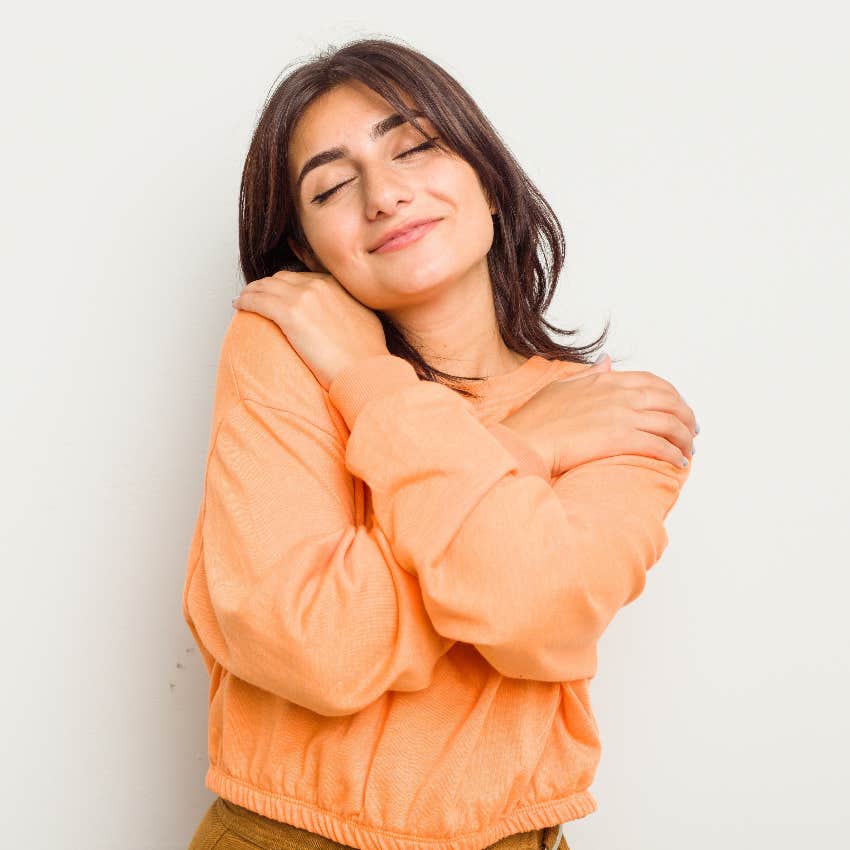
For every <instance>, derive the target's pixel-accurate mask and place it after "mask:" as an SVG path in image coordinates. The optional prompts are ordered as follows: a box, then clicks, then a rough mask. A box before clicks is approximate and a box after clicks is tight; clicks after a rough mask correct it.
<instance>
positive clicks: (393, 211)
mask: <svg viewBox="0 0 850 850" xmlns="http://www.w3.org/2000/svg"><path fill="white" fill-rule="evenodd" d="M406 103H408V105H411V106H413V104H412V102H411V101H409V100H406ZM393 111H394V110H393V109H392V107H390V106H389V105H388V104H387V103H386V101H384V100H383V99H382V98H381V97H380V96H379V95H377V94H376V93H375V92H373V91H372V90H371V89H369V88H368V87H367V86H364V85H362V84H360V83H357V82H353V83H347V84H344V85H342V86H339V87H338V88H336V89H334V90H333V91H331V92H328V93H326V94H325V95H323V96H322V97H320V98H319V99H318V100H316V101H315V102H314V103H312V104H311V106H310V107H309V108H308V110H307V111H306V112H305V114H304V115H303V116H302V118H301V120H300V121H299V123H298V126H297V127H296V129H295V133H294V134H293V139H292V143H291V145H290V178H291V181H292V184H293V186H294V183H295V178H296V177H297V175H298V173H299V172H300V170H301V167H302V165H303V164H304V163H305V162H306V161H307V160H308V159H309V158H310V157H311V156H313V155H314V154H316V153H318V152H320V151H323V150H326V149H328V148H330V147H333V146H336V145H345V146H347V147H349V148H350V157H347V158H344V159H340V160H337V161H335V162H331V163H328V164H325V165H322V166H320V167H318V168H316V169H314V170H312V171H310V172H309V173H308V174H307V176H306V177H305V179H304V181H303V183H302V185H301V187H300V191H299V193H298V198H297V206H298V211H299V216H300V219H301V223H302V227H303V230H304V233H305V235H306V237H307V241H308V243H309V246H308V247H307V246H299V245H296V244H294V243H292V242H290V245H291V246H292V248H293V250H294V251H295V253H296V254H297V255H298V256H299V257H300V258H301V259H302V261H303V262H304V263H305V264H306V265H307V266H308V268H310V269H311V270H315V271H322V272H327V273H328V274H330V275H332V276H333V277H334V278H335V279H336V280H337V281H339V283H340V284H341V285H342V286H344V287H345V289H346V290H347V291H348V292H349V293H351V295H352V296H353V297H354V298H356V299H357V300H358V301H359V302H361V303H362V304H364V305H365V306H367V307H369V308H370V309H372V310H382V311H384V312H386V313H387V314H388V315H389V316H390V317H391V318H393V319H394V320H395V321H396V322H397V323H398V325H399V326H400V327H402V328H403V329H404V330H405V331H406V332H407V333H409V334H411V337H412V338H413V339H415V340H416V342H417V344H418V345H419V346H421V348H422V349H423V351H425V352H426V353H427V355H428V356H429V358H430V359H431V362H432V363H433V364H434V365H435V366H438V367H439V368H442V369H446V370H448V371H453V372H455V373H456V374H465V375H474V376H479V375H498V374H502V373H504V372H507V371H510V370H512V369H514V368H516V367H517V366H519V365H520V364H522V363H524V362H525V359H526V358H525V357H523V356H521V355H518V354H515V353H514V352H512V351H510V350H509V349H508V348H506V346H505V345H504V343H503V342H502V340H501V337H500V335H499V333H498V325H497V322H496V317H495V310H494V305H493V296H492V289H491V282H490V275H489V270H488V268H487V253H488V251H489V249H490V246H491V244H492V241H493V219H492V215H493V214H494V213H495V212H496V208H495V207H494V206H493V205H492V204H491V203H490V202H489V201H488V199H487V197H486V196H485V193H484V190H483V187H482V185H481V182H480V181H479V179H478V175H477V174H476V173H475V170H474V169H473V168H472V166H470V165H469V164H468V163H467V162H466V161H465V160H463V159H461V158H460V157H458V156H456V155H454V154H452V153H450V152H446V151H441V150H439V149H430V150H429V149H426V150H422V151H419V152H417V153H413V154H410V155H409V156H405V157H401V158H400V157H399V155H400V154H403V153H404V152H405V151H407V150H410V149H411V148H414V147H416V146H417V145H419V144H421V143H422V142H423V141H424V139H423V138H422V136H420V134H419V133H417V131H416V129H415V128H414V127H413V126H411V125H410V124H402V125H400V126H399V127H397V128H395V129H393V130H391V131H390V132H389V133H387V134H386V135H384V136H382V137H379V138H377V139H374V140H373V139H371V138H370V136H369V130H370V128H371V127H372V125H373V124H375V123H376V122H377V121H379V120H380V119H382V118H385V117H387V116H388V115H390V114H392V112H393ZM420 123H421V124H422V125H423V128H424V129H426V130H427V131H428V134H429V136H434V135H436V128H435V127H434V126H433V125H432V124H430V122H428V121H427V120H426V119H420ZM340 183H344V184H345V185H343V186H342V187H341V188H340V189H339V190H338V191H337V192H336V193H335V194H333V195H331V196H330V197H329V198H328V199H327V200H326V201H325V202H324V203H323V204H321V205H319V204H317V203H313V202H312V201H313V198H314V197H315V196H316V195H318V194H320V193H322V192H325V191H327V190H328V189H331V188H333V187H334V186H336V185H338V184H340ZM431 217H440V218H441V219H442V220H441V221H440V222H439V223H438V224H437V225H436V227H434V228H433V229H432V231H431V232H430V233H428V234H427V235H426V236H425V237H424V238H423V239H421V240H419V241H418V242H417V243H414V244H412V245H409V246H407V247H405V248H403V249H402V250H399V251H394V252H389V253H383V254H381V253H370V251H369V249H370V248H371V247H372V246H373V245H374V244H375V243H376V242H377V241H378V239H380V238H381V236H382V235H383V234H385V233H386V232H387V231H389V230H391V229H393V228H396V227H398V226H399V225H400V224H403V223H404V222H406V221H410V220H413V219H419V218H431Z"/></svg>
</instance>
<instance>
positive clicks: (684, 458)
mask: <svg viewBox="0 0 850 850" xmlns="http://www.w3.org/2000/svg"><path fill="white" fill-rule="evenodd" d="M687 465H688V459H687V458H686V457H683V458H682V466H687Z"/></svg>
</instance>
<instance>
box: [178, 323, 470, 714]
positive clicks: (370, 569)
mask: <svg viewBox="0 0 850 850" xmlns="http://www.w3.org/2000/svg"><path fill="white" fill-rule="evenodd" d="M248 315H251V316H252V318H250V319H248V318H245V317H247V316H248ZM215 395H216V402H215V405H214V416H213V422H214V427H213V429H212V430H211V437H210V446H209V452H208V458H207V464H206V475H205V483H204V489H203V498H202V503H201V510H200V511H199V514H198V519H197V522H196V527H195V534H194V537H193V544H192V547H191V550H190V554H189V559H188V565H187V577H186V584H185V587H184V598H183V614H184V617H185V619H186V622H187V623H188V625H189V627H190V630H191V632H192V634H193V637H194V639H195V642H196V643H197V644H198V646H199V647H200V650H201V653H202V656H203V658H204V661H205V664H206V666H207V669H208V671H210V672H212V665H213V662H214V661H215V662H218V663H219V664H220V665H221V666H222V667H223V668H224V669H226V670H228V671H229V672H231V673H233V674H234V675H236V676H237V677H239V678H240V679H242V680H243V681H246V682H248V683H250V684H252V685H254V686H256V687H258V688H261V689H263V690H266V691H269V692H271V693H274V694H276V695H278V696H280V697H282V698H284V699H287V700H289V701H291V702H293V703H296V704H298V705H300V706H303V707H305V708H308V709H310V710H312V711H315V712H317V713H320V714H323V715H327V716H342V715H347V714H353V713H356V712H357V711H359V710H361V709H362V708H364V707H365V706H367V705H369V704H370V703H371V702H373V701H374V700H375V699H377V698H379V697H380V696H381V695H382V694H383V693H385V692H386V691H388V690H392V689H394V690H399V691H415V690H419V689H422V688H425V687H427V686H428V685H429V684H430V682H431V679H432V676H433V672H434V667H435V665H436V664H437V663H438V662H439V660H440V658H441V657H442V656H443V655H444V654H445V653H446V652H447V651H448V650H449V649H450V648H451V646H452V645H453V643H454V641H453V640H452V639H450V638H446V637H444V636H442V635H440V634H438V633H437V631H436V630H435V629H434V627H433V625H432V623H431V621H430V619H429V617H428V615H427V612H426V611H425V609H424V605H423V601H422V595H421V592H420V588H419V583H418V581H417V579H416V577H415V576H414V575H411V574H410V573H409V572H407V571H406V570H404V569H402V568H401V567H400V566H399V564H398V563H397V561H396V559H395V557H394V554H393V551H392V547H391V546H390V545H389V542H388V541H387V538H386V536H385V534H384V532H383V531H382V530H381V528H380V527H378V526H373V527H367V526H366V525H364V520H363V515H364V490H365V488H364V487H363V485H362V482H355V481H354V480H353V478H352V476H351V475H350V473H349V472H348V471H347V470H346V468H345V462H344V454H345V445H344V439H343V437H342V435H341V434H340V433H339V432H338V431H337V429H336V428H335V427H334V421H333V418H332V416H331V415H329V410H328V407H329V406H328V405H327V402H326V394H325V393H324V390H323V389H322V387H321V385H320V384H319V383H318V381H317V380H316V379H315V377H314V376H313V375H312V372H310V371H309V370H308V369H307V367H306V365H305V364H304V363H303V361H301V360H300V358H298V357H297V354H296V353H295V351H294V349H292V348H291V346H290V345H289V343H288V342H287V341H286V339H285V337H284V336H283V335H282V334H281V333H280V331H279V330H278V329H277V327H276V326H273V325H271V323H269V322H267V320H265V319H261V317H259V316H258V315H257V314H247V313H243V314H241V315H240V317H239V318H238V319H235V321H234V324H233V325H231V328H230V329H229V330H228V332H227V334H226V337H225V342H224V345H223V349H222V353H221V358H220V363H219V367H218V378H217V384H216V393H215ZM289 407H291V408H293V409H288V408H289Z"/></svg>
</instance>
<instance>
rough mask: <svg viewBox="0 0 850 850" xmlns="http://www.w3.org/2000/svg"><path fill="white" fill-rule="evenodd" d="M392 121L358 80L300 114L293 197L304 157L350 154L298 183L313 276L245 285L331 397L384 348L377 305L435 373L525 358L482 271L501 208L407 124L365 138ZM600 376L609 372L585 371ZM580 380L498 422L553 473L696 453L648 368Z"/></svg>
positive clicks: (470, 371)
mask: <svg viewBox="0 0 850 850" xmlns="http://www.w3.org/2000/svg"><path fill="white" fill-rule="evenodd" d="M406 102H407V104H408V105H409V106H411V107H413V106H415V104H413V103H412V102H411V101H410V100H406ZM393 112H394V110H393V108H392V107H391V106H390V105H389V104H387V103H386V102H385V101H384V100H383V98H381V97H380V96H379V95H377V94H376V93H375V92H373V91H372V90H371V89H369V88H368V87H367V86H364V85H362V84H361V83H358V82H351V83H346V84H343V85H340V86H338V87H337V88H335V89H334V90H332V91H330V92H327V93H325V94H324V95H322V96H321V97H320V98H318V99H317V100H316V101H314V102H313V103H312V104H311V105H310V107H309V108H308V109H307V110H306V111H305V113H304V115H303V116H302V118H301V120H300V121H299V122H298V124H297V126H296V127H295V131H294V133H293V137H292V140H291V144H290V150H289V155H290V156H289V160H290V161H289V168H290V174H289V179H290V184H291V187H292V190H293V192H295V191H296V186H297V178H298V175H299V174H300V173H301V170H302V167H303V166H304V164H305V163H307V162H308V161H309V160H310V159H311V158H312V157H314V156H315V155H316V154H318V153H320V152H323V151H326V150H328V149H329V148H333V147H343V146H344V147H346V148H348V153H347V155H345V156H343V157H341V158H338V159H335V160H333V161H330V162H325V163H324V164H322V165H320V166H318V167H316V168H313V169H311V170H310V171H309V172H307V173H306V176H305V177H304V179H303V181H302V182H301V183H300V185H298V186H297V193H296V205H297V209H298V213H299V217H300V220H301V225H302V229H303V231H304V234H305V236H306V240H307V243H308V244H307V245H299V244H296V243H295V242H293V241H292V240H290V243H289V244H290V246H291V247H292V249H293V251H294V252H295V253H296V255H297V256H299V258H300V259H301V260H302V262H304V264H305V265H306V266H307V267H308V269H309V271H308V272H290V271H280V272H277V273H276V274H274V275H272V276H271V277H268V278H262V279H260V280H259V281H253V282H251V283H250V284H248V286H246V287H245V289H244V290H243V293H242V295H240V297H239V298H238V299H236V300H235V301H234V306H237V307H239V308H241V309H248V310H253V311H255V312H258V313H261V314H263V315H266V316H267V317H269V318H271V319H272V320H273V321H275V322H276V323H277V324H278V325H279V326H280V328H281V329H282V330H283V332H284V333H285V334H286V336H287V338H288V339H289V340H290V342H291V343H292V344H293V346H294V347H295V348H296V350H297V351H298V353H299V355H300V356H301V357H302V359H303V360H304V361H305V362H306V363H307V364H308V365H309V366H310V368H311V369H312V370H313V372H314V374H315V375H316V376H317V378H318V379H319V381H320V382H321V383H322V384H323V386H324V387H325V388H326V389H327V388H328V387H329V386H330V383H331V381H332V380H333V378H334V377H335V376H336V375H337V374H339V372H340V371H341V370H342V369H344V368H346V367H347V366H350V365H352V364H355V363H357V362H358V361H360V360H362V359H363V358H366V357H368V356H370V355H374V354H380V353H385V352H386V350H387V349H386V341H385V339H384V334H383V329H382V326H381V323H380V321H379V319H378V317H377V316H376V315H375V313H374V311H375V310H381V311H383V312H385V313H387V314H388V315H389V316H390V317H392V318H393V319H394V320H395V321H396V323H397V324H398V325H399V326H400V327H401V328H403V329H404V330H405V332H406V333H407V334H409V335H410V337H411V338H412V339H413V340H414V341H415V342H416V344H417V345H418V346H419V347H420V349H421V350H422V351H423V353H425V355H426V356H427V357H428V359H429V360H430V361H431V362H432V363H433V364H434V365H435V366H437V367H438V368H441V369H444V370H445V371H448V372H452V373H454V374H460V375H471V376H495V375H501V374H504V373H506V372H510V371H512V370H514V369H516V368H518V367H519V366H520V365H522V364H523V363H524V362H525V360H526V358H525V357H523V356H522V355H518V354H516V353H514V352H512V351H510V350H509V349H508V348H507V347H506V346H505V345H504V342H503V341H502V339H501V336H500V335H499V332H498V324H497V321H496V316H495V310H494V304H493V295H492V286H491V280H490V275H489V269H488V267H487V253H488V252H489V250H490V247H491V245H492V242H493V235H494V230H493V218H492V217H493V215H494V214H495V212H496V208H495V206H494V205H493V204H492V203H491V202H490V200H489V199H488V198H487V197H486V194H485V192H484V189H483V186H482V185H481V182H480V180H479V179H478V175H477V174H476V173H475V170H474V169H473V168H472V166H470V165H469V163H467V162H466V161H465V160H463V159H462V158H460V157H458V156H456V155H455V154H453V153H451V152H449V151H447V150H441V149H440V148H424V149H419V150H417V151H413V152H412V153H409V152H410V151H412V150H413V149H414V148H417V147H419V146H421V145H422V144H423V142H424V141H425V139H423V137H422V136H421V135H420V134H419V133H418V132H417V131H416V129H415V128H414V127H413V126H412V125H410V124H404V123H403V124H400V125H399V126H397V127H395V128H394V129H392V130H390V131H389V132H387V133H386V134H384V135H382V136H378V137H376V138H373V137H372V136H371V132H370V131H371V128H372V127H373V125H375V124H376V123H377V122H379V121H380V120H382V119H384V118H387V117H388V116H389V115H391V114H392V113H393ZM420 122H421V123H422V125H423V128H424V129H425V130H426V132H427V133H428V135H429V137H430V136H436V135H437V133H436V128H435V127H434V126H433V125H432V124H431V123H430V122H429V121H428V120H427V119H424V118H422V119H420ZM330 190H335V191H333V192H332V193H330V194H329V192H330ZM320 196H326V197H325V200H323V202H322V203H319V200H320ZM422 218H428V219H430V218H439V219H440V221H439V222H438V223H437V224H436V226H434V227H433V228H432V229H431V231H430V232H429V233H427V234H426V235H425V236H424V237H422V238H421V239H419V240H418V241H417V242H415V243H412V244H409V245H407V246H405V247H403V248H401V249H400V250H396V251H391V252H387V253H376V252H374V251H373V250H372V249H373V247H374V246H375V245H376V244H377V242H378V241H379V240H380V239H381V238H383V237H384V236H385V234H387V233H388V232H389V231H390V230H393V229H395V228H397V227H399V226H400V225H403V224H405V223H407V222H409V221H413V220H418V219H422ZM237 302H238V303H237ZM597 371H604V372H607V374H606V375H604V377H603V376H592V373H593V372H597ZM583 378H584V379H583V380H582V381H581V382H580V383H581V386H579V385H578V384H575V385H564V384H561V385H560V386H553V387H550V388H546V390H545V391H544V392H543V393H541V394H540V395H539V397H535V398H534V399H531V400H529V402H528V403H526V405H524V406H523V408H522V409H521V410H519V411H516V412H515V414H514V415H513V416H512V417H509V419H508V420H506V421H505V424H506V425H507V426H508V427H510V428H512V429H513V430H515V431H516V432H517V433H520V434H521V435H523V436H524V437H526V438H527V439H528V441H529V442H530V443H531V444H532V446H533V447H534V448H535V449H536V450H537V452H538V454H539V455H540V456H541V458H542V459H543V460H544V462H545V463H546V464H547V465H548V466H549V467H550V468H552V469H553V470H554V471H558V470H560V469H564V468H570V467H571V466H573V465H576V464H578V463H581V462H583V461H586V460H591V459H594V458H595V457H599V456H603V455H604V450H603V449H604V447H602V446H601V445H600V440H601V438H602V435H605V436H606V437H607V438H608V439H609V440H613V439H614V438H616V440H617V450H618V452H619V453H628V452H637V453H649V454H653V455H655V456H657V457H659V458H661V459H665V460H669V461H670V462H672V463H677V464H681V463H682V462H683V461H684V462H686V458H688V457H690V456H691V455H692V454H693V436H694V435H695V433H696V428H695V425H696V423H695V418H694V414H693V411H692V410H691V409H690V407H689V406H688V405H686V404H685V403H684V400H683V399H682V398H681V396H679V394H678V392H677V391H676V389H675V387H673V386H672V385H671V384H670V383H669V382H667V381H665V380H664V379H662V378H659V377H658V376H655V375H653V374H652V373H648V372H622V373H615V372H612V371H611V369H610V361H608V362H607V363H606V364H605V365H603V366H601V367H600V368H599V369H598V370H597V369H591V370H589V372H588V373H586V374H585V375H584V376H583ZM599 378H602V380H601V381H599ZM591 388H592V389H593V391H594V392H593V398H592V400H589V399H588V398H585V399H584V405H583V406H581V405H580V404H579V393H580V392H584V393H585V396H586V395H587V393H588V392H589V391H590V389H591ZM581 435H583V436H584V437H585V438H586V439H584V441H582V440H581V439H580V436H581ZM608 448H609V449H610V446H609V447H608Z"/></svg>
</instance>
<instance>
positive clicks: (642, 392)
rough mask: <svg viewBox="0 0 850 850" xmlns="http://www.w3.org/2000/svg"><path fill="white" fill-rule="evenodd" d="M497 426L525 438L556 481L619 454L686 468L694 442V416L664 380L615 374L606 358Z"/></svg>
mask: <svg viewBox="0 0 850 850" xmlns="http://www.w3.org/2000/svg"><path fill="white" fill-rule="evenodd" d="M502 424H504V425H507V426H508V427H509V428H511V429H513V430H514V431H517V432H518V433H520V434H521V435H522V436H524V437H525V438H526V440H527V441H528V442H529V443H530V445H531V446H532V448H534V449H535V450H536V451H537V453H538V454H539V455H540V457H541V458H542V459H543V461H544V462H545V463H546V465H547V466H548V467H549V468H550V469H551V475H552V476H553V477H554V476H557V475H560V474H561V473H562V472H566V471H567V470H568V469H572V468H573V467H575V466H578V465H579V464H581V463H586V462H588V461H591V460H597V459H599V458H603V457H610V456H612V455H617V454H640V455H650V456H652V457H657V458H659V459H660V460H666V461H669V462H670V463H672V464H675V465H676V466H684V465H685V464H683V463H682V459H683V458H687V459H688V462H690V458H691V456H692V455H693V440H694V437H695V436H696V419H695V417H694V412H693V410H692V409H691V408H690V406H689V405H688V404H687V403H686V402H685V400H684V399H683V398H682V397H681V396H680V395H679V393H678V392H677V390H676V388H675V387H674V386H673V385H672V384H671V383H670V382H669V381H666V380H664V379H663V378H660V377H658V376H657V375H654V374H653V373H652V372H628V371H624V372H615V371H613V370H612V369H611V360H610V358H609V357H608V355H607V354H606V355H605V357H604V358H603V359H602V360H601V361H600V362H599V363H597V364H594V365H593V366H591V367H589V368H588V369H585V370H583V371H582V372H580V373H579V374H578V375H574V376H573V377H570V378H565V379H562V380H558V381H553V382H552V383H551V384H548V385H547V386H545V387H543V389H541V390H540V391H538V392H537V393H536V394H535V395H533V396H532V397H531V398H530V399H529V400H528V401H527V402H526V403H525V404H523V405H522V407H520V408H519V409H517V410H515V411H514V412H513V413H512V414H511V415H510V416H508V417H506V418H505V419H504V420H502Z"/></svg>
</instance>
